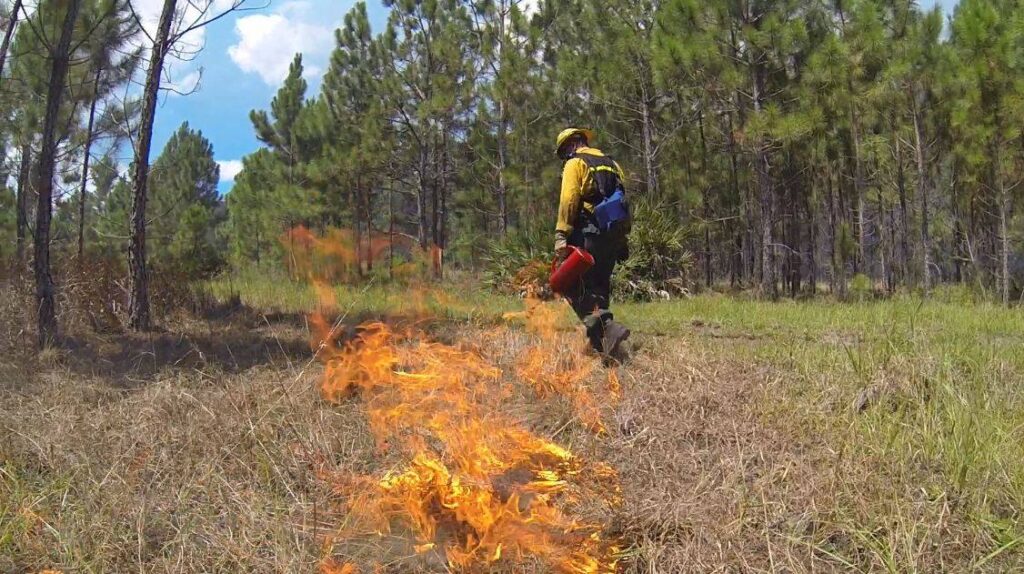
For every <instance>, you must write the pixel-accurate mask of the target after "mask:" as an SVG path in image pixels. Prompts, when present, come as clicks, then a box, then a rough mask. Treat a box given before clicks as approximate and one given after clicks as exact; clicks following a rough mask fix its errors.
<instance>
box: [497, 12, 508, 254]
mask: <svg viewBox="0 0 1024 574" xmlns="http://www.w3.org/2000/svg"><path fill="white" fill-rule="evenodd" d="M502 20H503V21H504V17H502ZM502 38H504V32H503V33H502ZM502 42H503V43H504V40H502ZM507 113H508V112H507V111H506V105H505V99H504V97H501V98H499V99H498V217H499V219H500V222H501V228H500V231H501V235H502V237H504V236H505V234H507V233H508V182H507V181H506V180H505V168H506V167H507V163H506V162H507V161H508V141H507V140H508V119H507V118H506V115H507Z"/></svg>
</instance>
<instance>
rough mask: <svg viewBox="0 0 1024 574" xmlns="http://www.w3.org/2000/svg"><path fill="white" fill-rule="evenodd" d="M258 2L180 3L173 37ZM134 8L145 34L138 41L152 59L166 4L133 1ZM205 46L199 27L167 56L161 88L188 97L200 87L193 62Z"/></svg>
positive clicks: (156, 0) (199, 0)
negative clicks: (161, 14)
mask: <svg viewBox="0 0 1024 574" xmlns="http://www.w3.org/2000/svg"><path fill="white" fill-rule="evenodd" d="M256 1H259V0H191V1H189V2H181V1H179V2H178V11H177V16H176V17H175V19H174V27H173V29H172V34H176V33H178V32H180V31H182V30H185V29H188V28H191V27H192V26H194V25H196V24H197V23H201V22H204V21H208V20H210V19H211V18H213V17H215V16H217V15H219V14H222V13H223V12H225V11H227V10H229V9H231V8H232V7H237V6H240V5H241V6H249V5H252V4H253V3H254V2H256ZM132 6H133V7H134V9H135V11H136V13H137V14H138V15H139V19H140V20H141V21H142V28H143V30H145V33H144V34H140V35H139V39H138V41H139V42H141V43H142V45H143V46H144V48H145V54H146V55H147V56H148V55H149V49H150V47H151V43H150V42H151V40H150V39H151V38H153V37H154V36H155V35H156V29H157V26H159V23H160V13H161V12H162V11H163V7H164V0H132ZM205 45H206V27H205V26H203V27H199V28H197V29H195V30H193V31H191V32H189V33H188V34H186V35H185V36H183V37H182V38H181V39H179V40H178V42H176V43H175V45H174V49H173V50H172V51H171V53H170V54H168V59H167V64H166V66H167V73H166V75H165V77H164V80H163V82H162V86H163V87H164V88H166V89H168V90H170V93H171V94H174V93H175V92H178V93H185V94H187V93H189V92H192V91H194V90H195V88H196V87H197V86H198V84H199V80H200V74H199V71H198V70H196V69H195V65H194V63H193V60H194V58H195V55H196V54H197V53H198V52H199V51H200V50H202V49H203V47H204V46H205Z"/></svg>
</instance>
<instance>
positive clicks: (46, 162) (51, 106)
mask: <svg viewBox="0 0 1024 574" xmlns="http://www.w3.org/2000/svg"><path fill="white" fill-rule="evenodd" d="M80 5H81V1H80V0H71V1H70V2H69V3H68V10H67V13H66V14H65V15H64V23H63V25H62V26H61V31H60V40H58V41H57V46H56V48H55V49H54V51H53V52H51V54H50V55H51V58H52V60H53V62H52V64H51V66H50V83H49V86H48V87H47V93H46V116H45V117H44V120H43V134H42V145H41V147H40V152H39V204H38V206H37V207H36V241H35V261H34V267H35V278H36V299H37V304H38V309H37V311H38V329H39V346H41V347H42V346H45V345H47V344H49V343H50V342H52V341H53V339H54V338H55V337H56V336H57V315H56V305H55V303H54V294H53V291H54V289H53V277H52V276H51V275H50V220H51V218H52V216H53V177H54V172H55V171H56V166H57V134H56V132H57V123H58V122H59V121H60V118H59V117H58V116H60V108H61V104H62V103H63V99H64V81H65V80H66V79H67V74H68V66H69V65H70V63H71V36H72V33H73V32H74V31H75V22H76V21H77V20H78V9H79V7H80Z"/></svg>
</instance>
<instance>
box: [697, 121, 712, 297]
mask: <svg viewBox="0 0 1024 574" xmlns="http://www.w3.org/2000/svg"><path fill="white" fill-rule="evenodd" d="M697 126H698V128H699V129H700V164H701V171H702V173H703V176H704V177H705V178H709V177H710V174H709V173H708V142H707V138H706V137H705V135H704V113H703V112H701V113H699V114H698V115H697ZM708 187H709V185H708V182H707V181H704V182H702V184H701V190H700V195H701V203H702V206H701V207H702V211H703V215H702V217H703V218H704V285H705V286H707V288H708V289H710V288H711V286H712V284H713V283H714V277H713V271H712V266H711V263H712V261H711V204H710V200H709V198H708V195H709V194H710V191H711V190H709V189H708Z"/></svg>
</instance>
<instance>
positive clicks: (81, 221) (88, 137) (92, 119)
mask: <svg viewBox="0 0 1024 574" xmlns="http://www.w3.org/2000/svg"><path fill="white" fill-rule="evenodd" d="M101 74H103V69H102V68H97V69H96V78H95V81H94V82H93V89H94V90H95V92H94V93H93V97H92V103H91V104H90V105H89V125H88V126H87V127H86V129H85V158H84V159H83V160H82V187H81V188H79V190H78V259H79V261H81V259H82V255H83V254H84V253H85V193H86V191H87V190H86V187H87V186H88V183H89V154H90V153H91V152H92V130H93V127H94V126H95V123H96V104H97V102H98V100H99V91H100V75H101Z"/></svg>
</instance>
